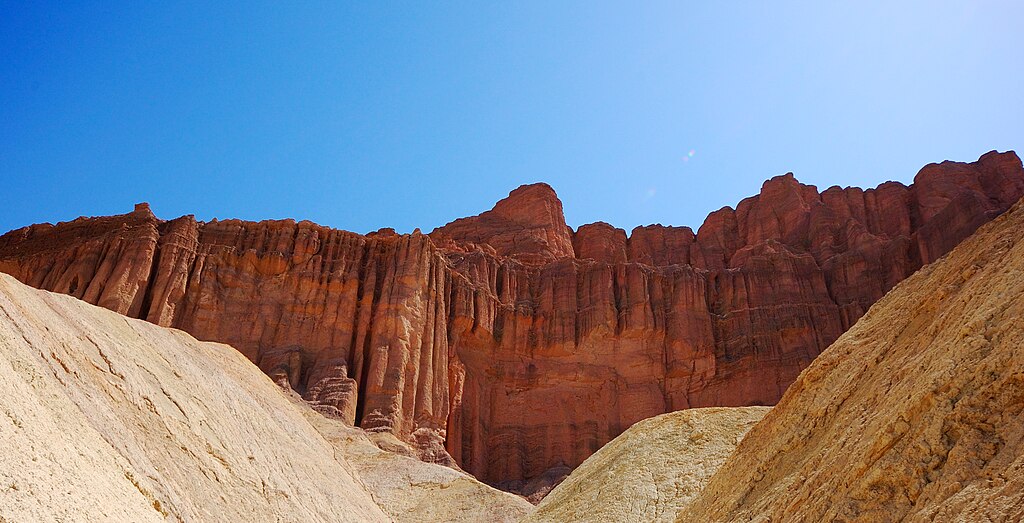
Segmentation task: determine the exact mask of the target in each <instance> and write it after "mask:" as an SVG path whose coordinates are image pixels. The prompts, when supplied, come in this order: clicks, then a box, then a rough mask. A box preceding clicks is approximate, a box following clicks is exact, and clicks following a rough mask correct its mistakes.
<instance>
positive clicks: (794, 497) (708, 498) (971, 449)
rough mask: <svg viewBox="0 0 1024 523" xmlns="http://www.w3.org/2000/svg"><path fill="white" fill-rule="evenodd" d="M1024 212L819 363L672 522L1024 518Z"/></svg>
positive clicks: (910, 283) (968, 246) (873, 316)
mask: <svg viewBox="0 0 1024 523" xmlns="http://www.w3.org/2000/svg"><path fill="white" fill-rule="evenodd" d="M1022 411H1024V204H1022V203H1018V204H1017V205H1016V206H1014V208H1013V209H1012V210H1010V211H1009V212H1008V213H1006V214H1005V215H1003V216H1002V217H1000V218H998V219H996V220H995V221H994V222H992V223H990V224H988V225H986V226H984V227H982V229H981V230H979V231H978V232H977V233H976V234H975V235H974V236H972V237H971V238H969V239H968V240H966V241H965V242H963V243H962V244H960V246H958V247H957V248H956V249H954V250H953V251H952V252H951V253H950V254H948V255H947V256H946V257H944V258H943V259H941V260H939V261H938V262H936V263H934V264H931V265H929V266H927V267H925V268H923V269H922V270H921V271H918V273H917V274H915V275H913V276H911V277H910V278H908V279H907V280H905V281H903V282H902V283H900V284H899V285H898V286H897V287H896V288H895V289H893V290H892V291H891V292H890V293H889V294H887V295H886V296H885V297H884V298H882V299H881V300H880V301H879V302H878V303H876V304H875V305H874V307H872V308H871V310H870V311H869V312H868V313H867V315H866V316H864V318H862V319H861V320H860V321H859V322H858V323H857V324H856V325H855V326H854V327H853V328H852V329H850V330H849V331H848V332H847V333H845V334H844V335H843V336H842V337H840V338H839V340H837V341H836V343H834V344H833V345H832V346H831V347H829V349H828V350H826V351H825V352H824V353H823V354H821V355H820V356H819V357H818V358H817V359H816V360H815V361H814V363H813V364H812V365H811V366H810V367H808V368H807V370H805V371H804V372H803V373H802V374H801V375H800V377H799V379H797V381H796V382H795V383H793V385H792V386H791V387H790V388H789V390H788V391H787V392H786V394H785V396H783V398H782V400H781V401H780V402H779V404H778V405H777V406H776V407H775V408H773V409H772V411H771V412H769V413H768V415H767V416H765V418H764V419H763V420H762V421H761V422H760V423H758V424H757V425H756V426H755V427H754V428H753V429H751V430H750V432H749V433H748V434H747V436H746V438H745V439H744V440H743V442H742V443H741V444H740V445H739V447H738V448H737V449H736V452H735V454H733V455H732V456H731V457H730V458H729V460H728V461H727V462H726V463H725V465H723V466H722V468H721V469H719V470H718V472H717V473H716V474H715V476H714V477H713V478H712V480H711V481H710V483H709V484H708V486H707V488H706V489H705V490H704V491H703V492H702V493H701V495H700V496H699V497H698V498H697V499H696V500H695V501H694V502H693V503H692V504H691V505H690V506H689V507H687V508H686V509H685V510H683V511H682V512H681V513H680V515H679V518H678V521H681V522H690V521H692V522H706V521H759V522H767V521H807V522H811V521H814V522H817V521H854V520H856V521H878V522H886V521H908V522H914V521H921V522H924V521H1004V522H1015V521H1022V520H1024V417H1022V414H1024V412H1022Z"/></svg>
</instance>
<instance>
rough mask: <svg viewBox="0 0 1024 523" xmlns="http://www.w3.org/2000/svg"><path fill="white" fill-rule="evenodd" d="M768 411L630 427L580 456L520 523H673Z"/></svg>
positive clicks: (727, 411)
mask: <svg viewBox="0 0 1024 523" xmlns="http://www.w3.org/2000/svg"><path fill="white" fill-rule="evenodd" d="M769 408H770V407H710V408H704V409H687V410H683V411H679V412H671V413H668V414H662V415H660V416H655V417H653V418H650V419H646V420H643V421H641V422H639V423H636V424H634V425H633V426H632V427H630V428H629V429H628V430H626V432H623V433H622V434H621V435H619V436H618V437H617V438H615V439H613V440H611V441H610V442H609V443H608V444H607V445H605V446H603V447H601V448H600V450H598V451H597V452H595V453H594V455H593V456H590V457H589V458H587V460H586V461H584V462H583V463H582V464H580V466H579V467H578V468H576V470H574V471H573V472H572V474H571V475H569V477H568V479H566V480H565V481H563V482H562V483H561V484H559V485H558V486H557V487H555V489H554V490H552V491H551V493H550V494H549V495H548V496H547V497H545V498H544V500H543V501H541V502H540V505H538V506H537V510H536V511H534V512H533V513H531V514H530V515H528V516H527V517H526V518H524V519H523V520H522V521H521V523H573V522H580V523H584V522H589V521H616V522H622V523H627V522H628V523H655V522H672V521H675V517H676V513H677V512H678V511H679V509H681V508H682V507H684V506H686V505H687V504H688V503H689V502H690V501H691V500H692V499H693V498H694V497H696V496H697V494H699V493H700V491H701V489H703V488H704V486H705V485H706V484H707V482H708V480H710V479H711V476H712V475H713V474H714V473H715V471H716V470H718V468H719V467H720V466H721V465H722V463H724V462H725V460H726V458H728V457H729V455H730V454H732V452H733V450H735V448H736V445H737V444H739V442H740V440H741V439H743V435H744V434H746V433H747V431H748V430H750V428H751V427H753V426H754V424H755V423H757V422H758V421H759V420H760V419H761V418H762V417H764V415H765V414H766V413H767V412H768V410H769Z"/></svg>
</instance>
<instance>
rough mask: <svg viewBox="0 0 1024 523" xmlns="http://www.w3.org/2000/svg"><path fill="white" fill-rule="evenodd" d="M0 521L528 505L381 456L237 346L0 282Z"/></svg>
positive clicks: (460, 477) (474, 516)
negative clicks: (286, 387) (293, 394)
mask: <svg viewBox="0 0 1024 523" xmlns="http://www.w3.org/2000/svg"><path fill="white" fill-rule="evenodd" d="M0 394H2V396H3V398H4V401H3V406H2V413H3V415H0V438H2V440H3V442H4V444H3V445H2V446H0V485H2V487H0V521H61V520H73V521H161V522H163V521H211V520H214V521H338V522H341V521H352V522H374V521H381V522H384V521H394V522H408V523H414V522H427V521H431V522H432V521H466V522H477V521H496V522H497V521H509V522H511V521H516V520H518V519H519V518H520V517H521V516H523V515H525V514H526V513H527V512H529V511H530V510H532V508H533V507H532V506H531V505H530V504H529V503H527V502H526V501H524V500H522V499H520V498H518V497H516V496H513V495H511V494H507V493H504V492H500V491H497V490H495V489H493V488H490V487H488V486H486V485H483V484H481V483H479V482H477V481H476V480H474V479H473V478H472V477H470V476H468V475H466V474H464V473H462V472H458V471H456V470H452V469H450V468H447V467H442V466H439V465H433V464H429V463H423V462H421V461H419V460H416V459H412V458H408V457H403V456H400V455H397V454H394V453H391V452H385V451H383V450H381V449H379V448H378V447H377V446H376V445H374V444H373V443H372V442H371V440H370V438H368V437H367V435H366V434H365V433H364V432H363V431H362V430H360V429H355V428H352V427H346V426H345V425H344V424H342V423H341V422H339V421H336V420H331V419H327V418H325V417H323V416H320V415H318V414H316V413H315V412H313V411H312V410H311V409H310V408H309V406H307V405H305V404H304V403H303V402H302V401H301V400H298V399H297V398H296V399H294V400H292V398H290V397H289V393H286V392H285V391H283V390H282V389H281V388H279V387H277V386H275V385H274V383H273V382H272V381H271V380H270V379H268V378H267V377H266V376H265V375H264V374H263V373H262V372H260V370H259V369H258V368H256V367H255V366H254V365H253V364H252V363H250V362H249V361H247V360H246V359H245V358H244V357H242V356H241V354H239V352H238V351H237V350H235V349H233V348H231V347H229V346H226V345H222V344H216V343H204V342H199V341H197V340H195V339H194V338H192V337H191V336H189V335H188V334H186V333H183V332H181V331H176V330H172V329H165V328H162V327H158V326H155V325H152V324H149V323H146V322H144V321H140V320H135V319H127V318H125V317H123V316H119V315H117V314H114V313H112V312H110V311H107V310H103V309H101V308H98V307H94V306H92V305H88V304H85V303H82V302H81V301H79V300H75V299H72V298H69V297H67V296H62V295H59V294H53V293H48V292H43V291H38V290H36V289H32V288H30V287H27V286H25V285H23V284H21V283H19V282H17V281H16V280H14V278H11V277H10V276H8V275H6V274H0Z"/></svg>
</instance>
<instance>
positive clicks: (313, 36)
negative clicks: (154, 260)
mask: <svg viewBox="0 0 1024 523" xmlns="http://www.w3.org/2000/svg"><path fill="white" fill-rule="evenodd" d="M170 3H171V2H128V3H126V4H125V5H122V6H111V4H112V3H107V4H95V5H90V4H88V3H85V2H61V3H53V4H50V5H46V4H45V3H31V4H33V5H31V6H29V5H27V4H30V3H29V2H8V1H2V2H0V187H2V192H0V231H6V230H8V229H12V228H16V227H20V226H23V225H27V224H29V223H34V222H42V221H50V222H56V221H60V220H68V219H72V218H75V217H77V216H79V215H102V214H113V213H122V212H127V211H129V210H130V209H131V208H132V204H133V203H135V202H136V201H143V200H146V201H149V202H151V204H152V206H153V209H154V211H155V212H156V214H157V216H160V217H162V218H173V217H176V216H179V215H182V214H195V215H196V216H197V217H198V218H200V219H204V220H205V219H210V218H213V217H218V218H229V217H238V218H246V219H265V218H285V217H293V218H297V219H311V220H313V221H316V222H319V223H322V224H325V225H330V226H334V227H339V228H344V229H348V230H354V231H357V232H368V231H371V230H375V229H377V228H380V227H394V228H396V229H398V230H399V231H401V232H410V231H411V230H412V229H413V228H416V227H420V228H422V229H423V230H425V231H427V230H430V229H432V228H434V227H436V226H439V225H442V224H444V223H446V222H448V221H450V220H452V219H454V218H457V217H461V216H466V215H471V214H476V213H479V212H481V211H483V210H486V209H488V208H490V207H491V205H492V204H493V203H494V202H495V201H496V200H498V199H500V198H502V197H503V196H505V195H506V194H507V193H508V192H509V191H510V190H511V189H513V188H515V187H517V186H518V185H520V184H523V183H529V182H535V181H546V182H548V183H550V184H551V185H552V186H554V187H555V189H556V190H557V191H558V193H559V195H560V196H561V198H562V201H563V202H564V206H565V210H566V216H567V220H568V222H569V224H570V225H572V226H574V227H575V226H578V225H581V224H583V223H588V222H592V221H596V220H604V221H608V222H610V223H612V224H614V225H616V226H618V227H623V228H625V229H627V230H630V229H632V228H633V227H634V226H636V225H640V224H649V223H663V224H673V225H690V226H694V227H696V226H697V225H699V224H700V223H701V222H702V221H703V219H704V217H705V216H706V215H707V213H708V212H710V211H712V210H715V209H717V208H720V207H722V206H724V205H734V204H735V203H736V202H738V201H739V200H740V199H741V198H742V197H745V196H748V195H751V194H754V193H756V192H757V191H758V190H759V188H760V186H761V183H762V181H763V180H764V179H766V178H768V177H771V176H773V175H776V174H780V173H784V172H787V171H793V172H795V173H796V176H797V178H798V179H800V180H801V181H803V182H805V183H813V184H816V185H818V186H819V188H820V189H824V188H825V187H828V186H830V185H844V186H845V185H859V186H874V185H877V184H878V183H880V182H883V181H885V180H889V179H895V180H900V181H903V182H910V180H911V179H912V178H913V176H914V174H915V173H916V172H917V170H918V169H919V168H920V167H922V166H923V165H924V164H926V163H928V162H932V161H941V160H943V159H954V160H974V159H976V158H977V157H978V156H979V155H980V154H982V153H984V152H986V151H989V150H991V149H999V150H1006V149H1017V150H1018V152H1022V151H1020V149H1022V148H1024V109H1022V108H1024V30H1022V29H1021V27H1022V22H1024V2H1019V1H1005V2H982V1H970V2H966V1H965V2H932V1H922V2H888V1H886V2H848V3H846V5H842V6H840V5H838V4H839V3H838V2H801V3H788V2H749V3H742V2H736V3H729V4H730V7H725V5H726V2H682V1H673V2H665V3H646V2H621V3H618V4H617V5H616V4H611V3H599V2H589V1H588V2H561V1H559V2H548V1H544V2H529V3H518V2H516V3H513V2H505V3H497V2H486V3H480V2H467V3H451V2H444V3H435V2H409V3H397V2H366V3H363V5H355V4H350V5H347V6H346V5H342V4H341V3H340V2H325V3H313V2H268V3H263V2H255V1H247V2H239V3H237V4H235V5H227V3H221V2H196V3H194V4H192V5H180V6H170V5H165V4H170ZM174 3H177V2H174ZM61 4H74V5H73V6H69V5H61ZM211 4H216V5H211ZM368 4H372V5H368ZM384 4H386V5H384ZM480 4H490V5H486V6H484V5H480ZM834 4H835V5H834ZM691 151H692V157H691V155H690V152H691Z"/></svg>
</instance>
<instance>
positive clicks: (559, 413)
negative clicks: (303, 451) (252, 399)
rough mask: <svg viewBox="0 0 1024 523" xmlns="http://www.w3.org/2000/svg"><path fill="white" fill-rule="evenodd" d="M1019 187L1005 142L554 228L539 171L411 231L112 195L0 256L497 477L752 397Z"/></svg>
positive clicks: (518, 478) (39, 280)
mask: <svg viewBox="0 0 1024 523" xmlns="http://www.w3.org/2000/svg"><path fill="white" fill-rule="evenodd" d="M1022 194H1024V170H1022V168H1021V161H1020V159H1019V158H1018V157H1017V156H1016V155H1015V154H1014V153H1012V152H1008V153H995V152H992V153H988V154H986V155H984V156H982V157H981V159H979V160H978V161H977V162H974V163H970V164H964V163H954V162H943V163H941V164H932V165H928V166H926V167H925V168H924V169H922V170H921V172H920V173H919V174H918V175H917V177H916V178H915V183H914V184H913V185H912V186H910V187H906V186H904V185H902V184H899V183H895V182H889V183H885V184H882V185H881V186H879V187H878V188H875V189H868V190H861V189H856V188H847V189H840V188H839V187H832V188H829V189H827V190H825V191H824V192H821V193H819V192H818V191H817V189H816V188H815V187H813V186H807V185H803V184H800V183H799V182H797V180H796V179H795V178H794V177H793V176H792V175H791V174H787V175H784V176H778V177H776V178H773V179H771V180H769V181H767V182H765V184H764V186H763V187H762V189H761V192H760V194H759V195H757V196H753V197H751V198H747V199H745V200H743V201H742V202H740V204H739V205H737V207H736V209H732V208H728V207H727V208H723V209H721V210H719V211H716V212H714V213H712V214H711V215H710V216H708V219H707V220H706V221H705V223H704V225H703V226H701V227H700V229H699V230H698V232H697V233H696V234H694V233H693V231H692V230H691V229H689V228H686V227H663V226H660V225H652V226H648V227H638V228H636V229H634V230H633V232H632V234H631V235H630V236H629V237H628V238H627V237H626V234H625V232H624V231H622V230H620V229H615V228H614V227H612V226H610V225H607V224H604V223H597V224H591V225H586V226H583V227H581V228H580V229H579V230H578V231H576V232H575V233H573V232H572V230H571V229H569V228H568V227H567V226H566V224H565V220H564V217H563V215H562V207H561V202H559V201H558V198H557V197H556V196H555V193H554V191H553V190H552V189H551V188H550V187H548V186H547V185H544V184H537V185H531V186H524V187H521V188H519V189H516V190H515V191H513V192H512V193H511V194H510V195H509V197H508V198H506V199H505V200H502V201H501V202H499V203H498V204H497V205H496V206H495V208H494V209H493V210H491V211H488V212H486V213H483V214H481V215H480V216H476V217H472V218H464V219H461V220H457V221H455V222H452V223H451V224H449V225H446V226H444V227H441V228H438V229H437V230H435V231H433V232H432V233H431V234H430V235H422V234H418V233H416V234H412V235H397V234H394V232H393V231H386V230H385V231H380V232H378V233H374V234H370V235H366V236H363V235H358V234H354V233H349V232H344V231H338V230H333V229H329V228H326V227H320V226H318V225H315V224H312V223H310V222H299V223H296V222H294V221H291V220H284V221H267V222H259V223H253V222H242V221H237V220H227V221H219V222H218V221H213V222H210V223H202V222H197V221H196V220H194V219H193V218H192V217H190V216H186V217H182V218H178V219H175V220H171V221H161V220H158V219H157V218H156V217H154V216H153V214H152V213H151V212H150V211H149V208H148V206H139V207H137V208H136V210H135V211H134V212H132V213H130V214H126V215H121V216H112V217H104V218H80V219H78V220H75V221H72V222H67V223H61V224H58V225H56V226H54V225H49V224H44V225H34V226H31V227H26V228H23V229H18V230H15V231H12V232H10V233H8V234H6V235H4V236H3V237H0V271H4V272H8V273H10V274H13V275H14V276H16V277H17V278H19V279H20V280H22V281H24V282H26V283H28V284H31V285H34V286H36V287H40V288H44V289H48V290H53V291H58V292H64V293H68V294H72V295H75V296H77V297H79V298H82V299H84V300H86V301H89V302H91V303H96V304H99V305H101V306H104V307H107V308H109V309H112V310H115V311H118V312H121V313H123V314H126V315H129V316H134V317H141V318H145V319H147V320H149V321H151V322H154V323H157V324H160V325H165V326H171V327H177V328H180V329H183V330H186V331H188V332H190V333H191V334H193V335H195V336H196V337H198V338H200V339H204V340H216V341H221V342H225V343H230V344H232V345H234V346H235V347H237V348H238V349H239V350H240V351H242V352H243V353H244V354H245V355H246V356H247V357H249V358H250V359H251V360H252V361H254V362H256V363H257V364H258V365H259V366H260V367H261V368H262V369H263V370H264V371H266V372H267V373H268V374H269V375H270V376H271V377H273V378H274V379H275V380H277V381H279V382H280V383H282V384H283V383H287V384H288V385H289V386H291V387H292V388H294V389H295V390H296V391H298V392H299V393H301V394H302V395H303V396H304V397H305V398H306V399H307V400H308V401H310V402H312V403H313V404H314V405H317V406H318V407H319V408H320V409H321V410H322V411H324V412H327V413H331V414H335V415H338V416H341V417H343V418H345V419H347V420H349V421H350V422H353V423H356V424H358V425H360V426H363V427H365V428H368V429H373V430H388V431H392V432H394V433H396V434H397V435H399V436H400V437H402V438H404V439H406V440H408V441H410V442H413V443H415V444H416V445H417V446H418V447H419V448H421V449H422V451H423V452H424V455H425V456H426V457H428V458H429V459H435V460H437V461H446V460H448V459H449V458H448V455H447V454H446V453H445V450H447V452H448V453H450V455H451V456H452V457H454V460H455V461H456V462H457V463H458V464H460V465H461V466H462V467H463V468H465V469H467V470H468V471H470V472H472V473H473V474H475V475H477V476H478V477H480V478H482V479H485V480H487V481H489V482H492V483H503V484H504V486H506V487H510V488H519V487H521V486H522V480H526V479H530V478H535V477H539V476H541V475H542V474H543V473H544V472H545V471H547V470H549V469H552V468H553V467H556V466H558V465H560V464H561V465H568V466H570V467H571V466H575V465H577V464H579V463H580V462H581V461H582V460H583V459H585V458H586V457H587V456H589V455H590V454H591V453H592V452H593V451H594V450H596V449H597V448H598V447H600V446H601V445H603V444H604V443H605V442H607V441H609V440H610V439H611V438H613V437H615V436H616V435H618V434H619V433H621V432H622V431H623V430H625V429H626V428H627V427H628V426H629V425H630V424H632V423H634V422H636V421H638V420H640V419H643V418H646V417H649V416H652V415H655V414H659V413H663V412H666V411H670V410H676V409H682V408H688V407H696V406H709V405H750V404H773V403H774V402H776V401H777V400H778V399H779V397H780V396H781V394H782V392H783V391H784V390H785V388H786V387H787V386H788V385H789V384H790V383H791V382H792V381H793V380H794V379H795V378H796V376H797V375H798V374H799V372H800V371H801V369H803V368H804V367H806V366H807V364H808V363H809V362H810V361H811V360H812V359H813V358H814V357H815V356H816V355H817V354H818V353H820V352H821V351H822V350H823V349H824V348H825V347H827V346H828V345H829V344H830V343H831V342H832V341H833V340H835V339H836V338H837V337H838V336H839V334H841V333H842V332H843V331H844V330H845V329H848V328H849V327H850V326H851V325H852V324H853V323H854V322H855V321H856V320H857V319H858V318H859V317H860V316H861V315H863V314H864V312H865V311H866V310H867V308H868V307H869V306H870V305H871V304H872V303H874V301H875V300H877V299H878V298H880V297H881V296H882V295H883V294H884V293H885V292H886V291H888V290H889V289H890V288H892V286H894V285H895V284H896V283H898V282H899V281H900V280H902V279H903V278H905V277H907V276H908V275H909V274H911V273H912V272H913V271H915V270H916V269H917V268H919V267H920V266H921V265H922V264H924V263H928V262H931V261H933V260H935V259H936V258H938V257H939V256H941V255H942V254H944V253H945V252H947V251H949V250H950V249H951V248H952V247H953V246H955V245H956V244H957V243H958V242H959V241H961V240H962V239H964V238H966V237H967V236H968V235H970V234H971V233H972V232H973V231H974V230H975V229H977V227H979V226H980V225H981V224H983V223H985V222H986V221H988V220H990V219H992V218H993V217H995V216H997V215H998V214H1000V213H1002V212H1003V211H1005V210H1006V209H1008V208H1009V207H1010V205H1011V204H1012V203H1014V202H1015V201H1016V200H1017V199H1019V198H1020V197H1021V195H1022Z"/></svg>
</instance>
